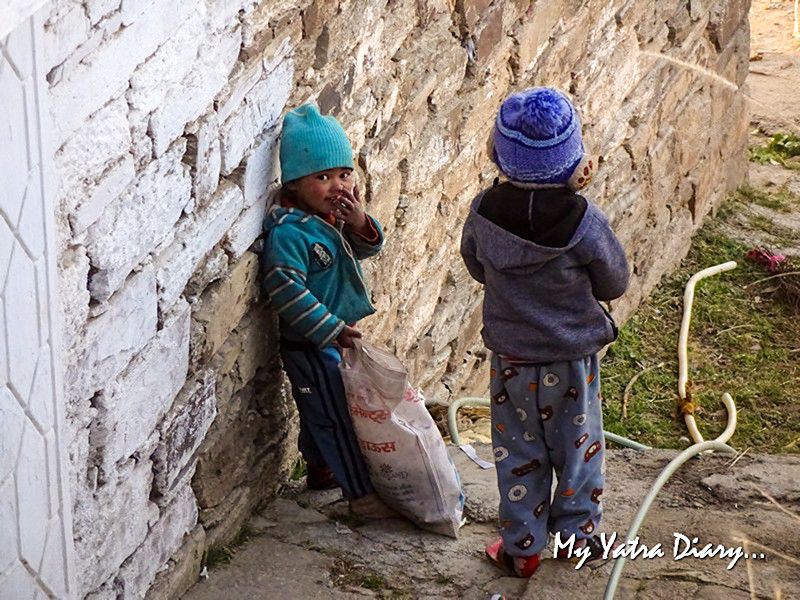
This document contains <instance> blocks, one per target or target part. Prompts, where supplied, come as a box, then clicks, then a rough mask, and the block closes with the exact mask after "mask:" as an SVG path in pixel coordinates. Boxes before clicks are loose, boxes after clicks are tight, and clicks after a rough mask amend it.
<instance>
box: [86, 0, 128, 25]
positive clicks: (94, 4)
mask: <svg viewBox="0 0 800 600" xmlns="http://www.w3.org/2000/svg"><path fill="white" fill-rule="evenodd" d="M84 4H85V5H86V14H87V15H89V19H91V21H92V25H96V24H97V23H98V22H99V21H100V20H101V19H103V18H104V17H107V16H108V15H110V14H111V13H112V12H114V11H115V10H117V9H118V8H119V5H120V0H86V2H85V3H84Z"/></svg>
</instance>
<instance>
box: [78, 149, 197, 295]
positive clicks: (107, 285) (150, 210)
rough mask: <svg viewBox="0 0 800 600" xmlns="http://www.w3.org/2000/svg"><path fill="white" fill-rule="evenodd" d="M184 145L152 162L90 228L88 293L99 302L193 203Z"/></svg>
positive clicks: (117, 286)
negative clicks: (185, 163)
mask: <svg viewBox="0 0 800 600" xmlns="http://www.w3.org/2000/svg"><path fill="white" fill-rule="evenodd" d="M185 146H186V143H185V141H184V142H182V143H180V142H179V143H176V144H175V146H174V147H173V149H172V150H170V151H169V152H168V153H167V154H165V155H164V156H163V158H162V159H160V160H157V161H154V162H152V163H151V164H150V165H149V166H148V168H147V170H146V171H145V172H144V173H143V174H142V176H141V177H140V178H139V179H137V180H136V182H135V183H134V184H131V186H130V187H129V188H128V189H127V190H126V191H125V192H124V193H123V194H122V195H121V196H119V198H117V200H115V201H114V202H113V203H112V204H111V205H110V206H109V207H108V209H107V210H106V211H105V212H104V213H103V215H102V216H101V217H100V218H99V219H98V221H97V222H96V223H94V224H93V225H92V226H91V227H90V228H89V230H88V232H87V246H86V247H87V250H88V253H89V258H90V260H91V263H92V267H93V268H94V274H93V275H92V277H91V280H90V283H89V291H90V292H91V294H92V298H94V299H95V300H99V301H103V300H106V299H108V297H109V296H110V295H111V294H113V293H114V292H115V291H116V290H117V289H118V288H119V286H120V285H121V283H122V282H123V281H124V280H125V277H127V275H128V273H130V272H131V270H132V269H133V268H134V267H135V266H136V265H137V263H139V262H141V261H142V260H144V258H145V257H146V256H147V255H148V254H149V252H151V251H152V250H153V249H154V248H155V247H156V246H157V245H158V244H160V243H162V242H163V241H164V240H166V239H167V238H168V237H169V236H171V235H172V234H173V227H174V226H175V223H177V221H178V218H179V217H180V215H181V213H182V211H183V209H184V207H185V206H186V204H187V202H188V201H189V185H190V184H189V178H188V176H187V170H188V169H187V168H186V167H185V166H184V165H183V163H182V162H181V157H182V156H183V152H184V150H185ZM123 232H124V234H123Z"/></svg>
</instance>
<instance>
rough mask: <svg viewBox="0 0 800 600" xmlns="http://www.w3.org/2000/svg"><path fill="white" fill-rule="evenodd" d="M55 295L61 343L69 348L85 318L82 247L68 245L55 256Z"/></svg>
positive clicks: (86, 269) (86, 292)
mask: <svg viewBox="0 0 800 600" xmlns="http://www.w3.org/2000/svg"><path fill="white" fill-rule="evenodd" d="M58 270H59V277H58V291H59V294H58V298H59V301H60V305H61V314H62V315H63V316H62V319H61V343H62V347H63V348H64V349H65V350H66V351H67V352H69V351H70V350H71V349H72V348H73V347H74V346H75V345H76V344H77V343H78V341H79V339H80V333H81V331H82V330H83V326H84V324H85V323H86V321H87V320H88V318H89V302H90V300H91V297H90V296H89V290H88V289H87V288H86V282H87V281H88V280H89V257H88V256H86V248H84V247H83V246H72V247H70V248H67V249H66V250H64V251H63V252H62V253H61V254H60V255H59V257H58Z"/></svg>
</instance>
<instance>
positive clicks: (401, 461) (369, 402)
mask: <svg viewBox="0 0 800 600" xmlns="http://www.w3.org/2000/svg"><path fill="white" fill-rule="evenodd" d="M339 369H340V371H341V373H342V380H343V381H344V387H345V390H346V392H347V404H348V406H349V408H350V416H351V418H352V420H353V428H354V429H355V433H356V437H357V438H358V441H359V444H360V446H361V452H362V454H363V455H364V460H365V462H366V463H367V467H368V469H369V472H370V478H371V479H372V485H373V486H374V487H375V491H376V492H377V493H378V495H379V496H380V497H381V499H382V500H383V501H384V502H386V504H388V505H389V506H391V507H392V508H394V509H395V510H396V511H397V512H399V513H401V514H402V515H404V516H406V517H408V518H409V519H410V520H411V521H413V522H414V523H416V524H417V525H419V526H420V527H422V528H423V529H427V530H429V531H434V532H436V533H441V534H443V535H449V536H451V537H457V536H458V529H459V527H460V526H461V514H462V512H463V510H464V495H463V493H462V491H461V481H460V479H459V476H458V472H457V471H456V468H455V466H454V465H453V463H452V461H451V460H450V458H449V456H448V455H447V449H446V448H445V444H444V440H443V439H442V436H441V435H440V434H439V430H438V429H437V428H436V423H434V421H433V418H432V417H431V415H430V413H429V412H428V410H427V409H426V408H425V403H424V400H423V398H422V396H421V394H419V393H418V392H417V391H416V390H414V388H412V387H411V386H410V385H409V384H408V373H407V372H406V370H405V368H404V367H403V364H402V363H401V362H400V361H399V360H398V359H397V357H395V356H394V355H393V354H391V353H389V352H387V351H386V350H382V349H380V348H377V347H375V346H373V345H371V344H368V343H367V342H364V341H363V340H355V348H347V349H344V350H343V353H342V363H341V364H340V366H339Z"/></svg>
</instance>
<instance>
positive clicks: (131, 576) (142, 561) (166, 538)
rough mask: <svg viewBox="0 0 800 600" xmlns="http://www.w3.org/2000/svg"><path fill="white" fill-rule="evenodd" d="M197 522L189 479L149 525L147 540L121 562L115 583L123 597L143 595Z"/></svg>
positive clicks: (137, 597) (131, 598)
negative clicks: (153, 522) (157, 517)
mask: <svg viewBox="0 0 800 600" xmlns="http://www.w3.org/2000/svg"><path fill="white" fill-rule="evenodd" d="M195 525H197V502H195V499H194V493H193V492H192V488H191V486H190V485H189V484H188V482H187V484H186V485H185V486H184V487H183V488H181V489H180V491H179V492H178V493H177V494H176V495H175V497H174V499H173V500H172V502H170V503H169V504H168V505H167V506H165V507H164V508H163V509H162V510H161V514H160V516H159V519H158V521H156V523H155V524H154V525H153V526H152V527H151V528H150V531H149V532H148V533H147V537H146V538H145V540H144V543H143V544H142V545H141V546H139V548H138V549H137V550H136V552H134V553H133V555H131V556H130V557H129V558H128V559H127V560H125V562H124V563H122V567H121V568H120V570H119V575H117V578H116V584H117V585H118V586H120V587H121V589H122V594H121V598H123V599H126V600H127V599H130V600H137V599H139V598H143V597H144V595H145V592H147V590H148V588H149V587H150V585H151V584H152V583H153V581H154V580H155V578H156V573H157V572H158V571H159V570H160V569H162V568H163V567H165V566H166V565H167V563H168V561H169V559H170V557H171V556H172V555H173V554H175V552H177V551H178V549H179V548H180V547H181V545H182V544H183V541H184V538H185V537H186V535H187V534H189V533H191V532H192V531H193V529H194V527H195ZM117 598H120V596H119V595H118V596H117Z"/></svg>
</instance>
